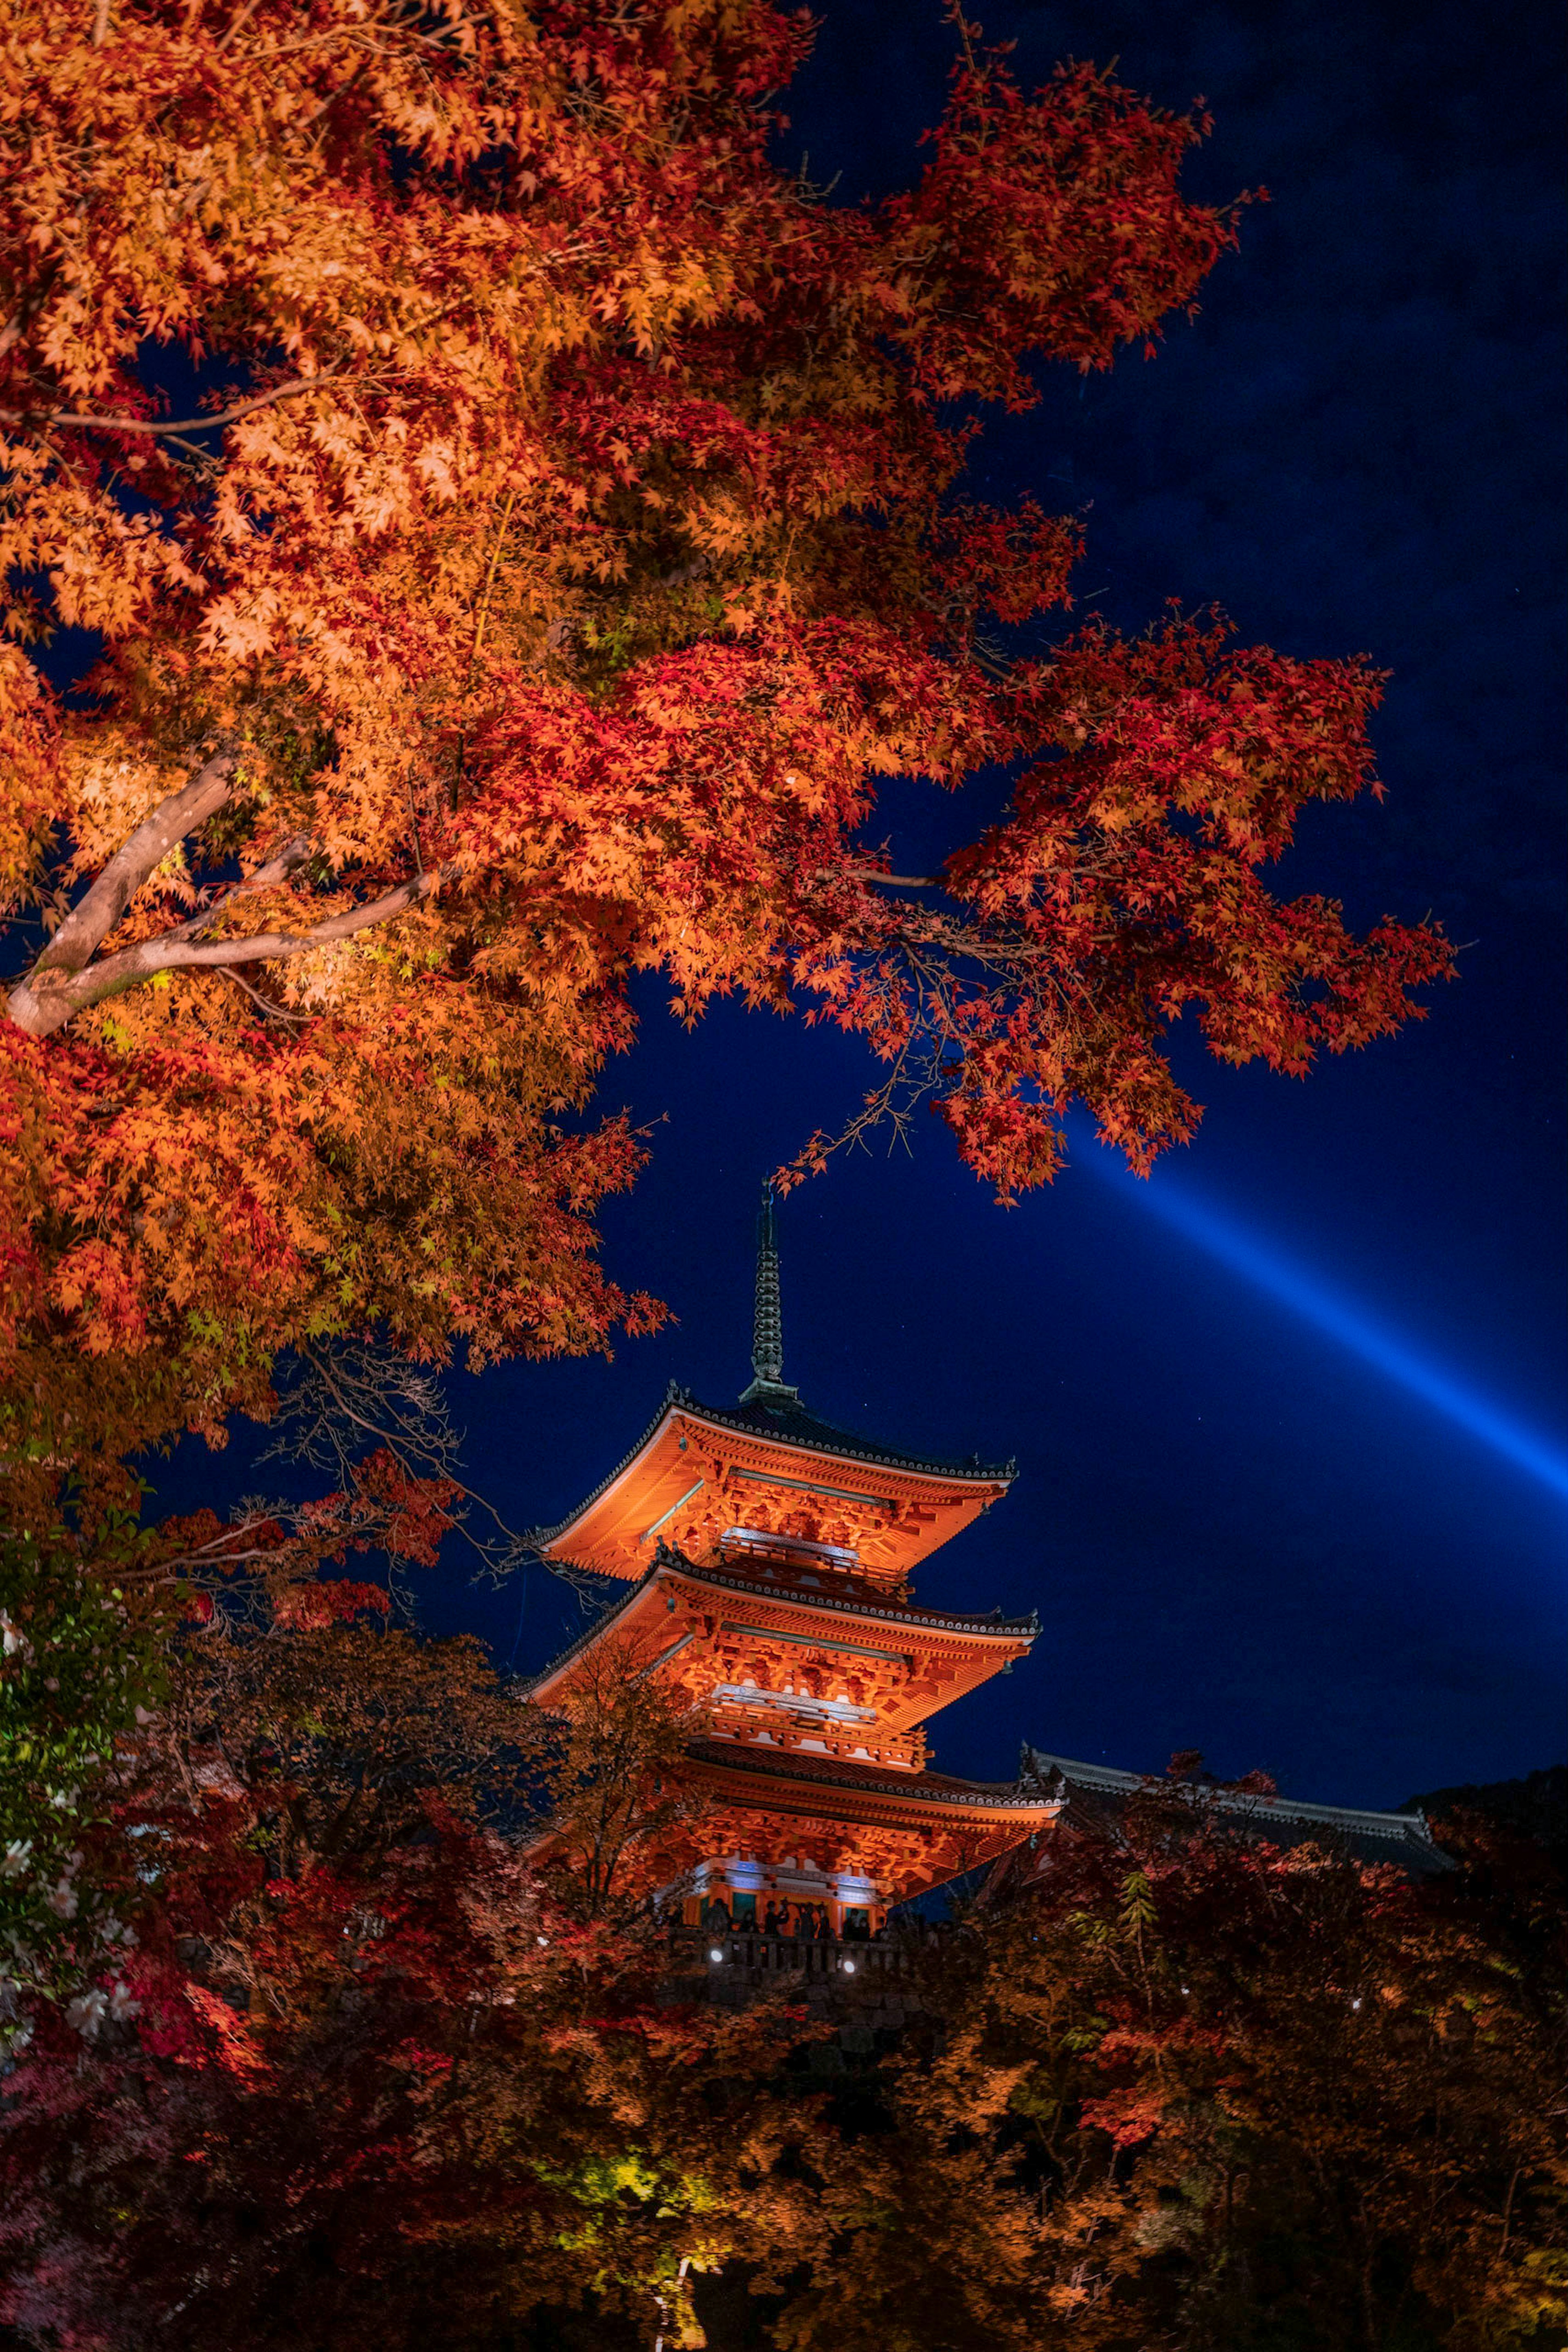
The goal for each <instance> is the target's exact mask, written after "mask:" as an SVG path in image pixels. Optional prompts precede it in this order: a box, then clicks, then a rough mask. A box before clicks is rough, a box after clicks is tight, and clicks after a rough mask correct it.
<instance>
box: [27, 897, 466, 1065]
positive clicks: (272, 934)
mask: <svg viewBox="0 0 1568 2352" xmlns="http://www.w3.org/2000/svg"><path fill="white" fill-rule="evenodd" d="M456 871H457V868H456V867H455V866H442V867H441V868H440V870H439V872H437V873H434V874H419V875H415V876H414V877H413V879H412V880H410V881H408V882H402V883H400V884H399V885H398V887H397V888H396V889H395V890H387V891H384V892H383V893H382V896H381V897H380V898H372V899H371V900H370V901H369V902H368V904H366V905H365V906H362V907H349V908H345V909H344V911H343V912H342V913H341V914H340V915H329V916H328V917H327V918H326V919H324V920H323V921H321V922H319V923H313V924H312V925H311V927H310V929H308V930H306V931H294V932H289V931H258V932H253V933H252V934H251V935H250V936H249V937H248V938H246V939H238V940H200V939H196V938H193V936H192V931H193V928H194V927H196V926H199V925H201V924H203V923H204V922H205V921H207V920H209V919H211V914H212V912H214V911H215V912H221V911H222V908H221V907H220V908H217V909H215V910H208V912H207V913H206V914H204V915H201V916H196V917H193V919H192V921H191V922H190V923H183V924H182V925H181V926H180V928H179V929H178V930H175V931H163V932H161V933H160V934H159V936H158V937H157V938H156V939H152V940H141V941H139V942H138V944H137V945H136V946H135V947H131V948H124V949H122V950H120V953H119V954H118V955H111V956H105V957H104V959H103V961H102V962H101V963H95V964H89V966H88V967H87V969H86V970H85V971H77V972H75V973H73V974H72V975H71V976H70V977H68V978H61V979H55V978H54V977H53V976H52V975H51V974H48V973H43V974H39V973H37V972H35V973H33V974H32V975H30V976H29V977H28V979H26V980H25V981H24V982H22V983H21V985H20V986H19V987H18V988H15V989H13V990H12V992H11V998H10V1004H9V1008H8V1009H9V1011H10V1015H11V1018H12V1020H13V1021H14V1022H15V1023H16V1026H17V1027H18V1028H19V1029H22V1030H25V1031H26V1034H27V1035H28V1036H29V1037H49V1036H52V1035H53V1034H54V1033H55V1031H56V1030H57V1029H63V1028H64V1027H65V1024H66V1023H67V1022H68V1021H69V1020H70V1019H71V1018H72V1016H73V1015H74V1014H76V1013H80V1012H81V1011H83V1010H84V1008H86V1007H87V1006H89V1005H92V1004H101V1003H103V1002H104V1000H105V998H107V997H110V996H119V995H121V994H123V992H124V991H125V990H126V989H128V988H134V987H135V986H136V985H137V984H138V982H141V981H144V980H151V979H152V977H153V975H154V974H155V973H157V972H160V971H195V970H207V971H214V970H217V971H221V970H222V969H223V968H224V967H225V965H228V964H236V963H277V962H282V961H287V959H288V958H290V957H292V956H298V955H308V954H309V953H310V951H311V950H312V949H315V948H325V947H334V946H336V945H337V943H338V942H339V940H348V939H352V938H353V937H354V935H355V934H356V932H359V931H367V930H373V929H376V928H377V927H378V926H379V925H380V924H382V923H390V922H392V920H393V919H395V918H396V917H397V916H399V915H402V914H406V913H407V911H408V909H409V908H411V907H414V906H417V905H418V904H419V903H420V901H421V900H422V899H424V898H429V897H430V896H431V894H432V892H433V891H434V890H436V889H437V888H439V887H440V885H441V884H442V883H443V882H449V881H451V880H452V879H453V878H454V877H455V874H456ZM238 895H240V894H239V893H235V896H238ZM224 903H225V904H226V903H227V901H226V900H225V902H224Z"/></svg>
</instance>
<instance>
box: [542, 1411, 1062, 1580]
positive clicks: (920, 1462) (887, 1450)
mask: <svg viewBox="0 0 1568 2352" xmlns="http://www.w3.org/2000/svg"><path fill="white" fill-rule="evenodd" d="M672 1411H674V1412H683V1413H688V1414H690V1415H691V1416H692V1418H693V1419H694V1420H696V1421H701V1422H706V1423H708V1424H709V1425H710V1426H712V1427H713V1428H715V1429H728V1430H734V1431H736V1432H737V1433H738V1434H740V1435H742V1436H747V1437H765V1438H768V1439H771V1440H772V1442H773V1443H774V1444H779V1445H791V1446H796V1447H798V1448H799V1449H800V1452H801V1453H803V1454H823V1455H826V1456H828V1457H830V1458H831V1459H832V1460H834V1461H838V1462H864V1463H866V1464H868V1465H873V1467H875V1468H877V1469H879V1470H901V1471H904V1472H905V1473H906V1474H913V1475H916V1476H921V1477H926V1478H941V1479H951V1480H955V1481H958V1482H968V1481H972V1482H973V1483H974V1484H975V1485H976V1486H998V1485H1001V1486H1008V1485H1009V1484H1010V1483H1011V1481H1012V1480H1013V1479H1014V1478H1016V1477H1017V1475H1018V1465H1017V1463H1016V1462H1002V1463H989V1464H987V1463H982V1462H981V1461H980V1459H979V1456H978V1455H977V1454H971V1455H970V1457H969V1459H968V1460H967V1462H950V1461H945V1460H942V1459H940V1458H939V1457H937V1456H935V1455H927V1454H911V1453H908V1452H905V1451H904V1449H903V1448H902V1447H899V1446H893V1445H882V1444H878V1443H877V1442H876V1441H875V1440H874V1439H872V1438H868V1437H862V1436H860V1435H858V1434H857V1433H855V1432H854V1431H852V1430H847V1429H840V1428H837V1427H836V1426H835V1425H834V1423H831V1422H830V1421H822V1420H821V1419H819V1417H818V1416H817V1414H815V1413H814V1412H808V1411H807V1409H806V1407H805V1406H804V1405H803V1404H800V1403H798V1402H795V1401H794V1400H792V1399H778V1398H771V1397H758V1398H755V1399H754V1400H753V1401H752V1402H750V1403H749V1404H741V1405H730V1406H721V1405H711V1404H702V1403H700V1402H698V1400H697V1399H696V1398H695V1397H694V1396H693V1394H692V1392H691V1391H690V1390H689V1389H684V1388H682V1387H681V1386H680V1384H679V1382H678V1381H671V1382H670V1385H669V1387H668V1388H667V1389H666V1390H665V1391H664V1401H663V1402H662V1403H661V1404H660V1406H659V1410H658V1412H656V1413H655V1414H654V1415H653V1420H652V1421H651V1422H650V1423H648V1425H647V1427H646V1429H644V1430H643V1433H642V1435H641V1436H640V1437H639V1438H638V1440H637V1442H636V1444H634V1445H632V1446H631V1447H629V1448H628V1450H627V1452H626V1453H625V1454H623V1455H622V1458H621V1460H620V1461H619V1462H618V1463H617V1464H616V1465H615V1467H614V1468H613V1470H612V1471H610V1472H609V1474H608V1475H606V1476H605V1477H603V1478H601V1480H600V1482H599V1484H598V1486H595V1487H594V1488H592V1490H591V1492H590V1493H589V1494H587V1495H585V1496H583V1498H582V1500H581V1502H580V1503H579V1504H577V1505H576V1506H575V1507H574V1508H573V1509H571V1510H570V1511H569V1512H568V1513H567V1515H566V1517H565V1518H564V1519H558V1520H557V1521H556V1522H555V1524H554V1526H553V1527H548V1528H544V1527H539V1528H529V1529H528V1538H527V1540H528V1542H529V1543H530V1544H533V1545H535V1546H537V1547H538V1549H540V1550H543V1549H547V1548H548V1547H549V1545H550V1544H552V1543H554V1542H555V1541H556V1540H557V1538H559V1537H560V1536H563V1535H564V1534H565V1533H566V1531H567V1529H568V1528H571V1527H574V1526H575V1525H576V1523H577V1521H578V1520H579V1519H580V1518H581V1517H582V1516H583V1514H584V1512H585V1511H587V1510H589V1509H590V1508H591V1506H592V1505H593V1504H595V1503H596V1502H598V1500H599V1498H600V1496H601V1495H606V1494H608V1493H609V1491H610V1489H611V1487H612V1486H614V1484H615V1482H616V1480H617V1479H618V1478H620V1477H622V1475H624V1473H625V1472H626V1471H628V1470H629V1469H630V1468H631V1466H632V1464H633V1463H634V1462H635V1461H636V1459H637V1457H638V1455H639V1454H641V1453H642V1452H643V1449H644V1448H645V1447H646V1446H648V1445H649V1444H652V1442H653V1438H654V1437H655V1436H656V1435H657V1434H658V1432H659V1430H660V1428H661V1426H662V1424H663V1423H664V1418H665V1416H666V1414H668V1413H669V1412H672Z"/></svg>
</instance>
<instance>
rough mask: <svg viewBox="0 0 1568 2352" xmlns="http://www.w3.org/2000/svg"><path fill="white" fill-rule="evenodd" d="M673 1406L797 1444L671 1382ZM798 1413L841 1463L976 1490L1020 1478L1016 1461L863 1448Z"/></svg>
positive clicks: (813, 1448)
mask: <svg viewBox="0 0 1568 2352" xmlns="http://www.w3.org/2000/svg"><path fill="white" fill-rule="evenodd" d="M671 1402H673V1403H678V1404H680V1406H681V1407H682V1409H683V1410H684V1411H685V1412H695V1413H696V1414H698V1415H699V1416H700V1417H701V1419H703V1420H704V1421H712V1422H716V1423H718V1424H719V1426H720V1427H721V1428H724V1429H733V1430H735V1431H736V1432H737V1433H739V1434H740V1435H742V1436H747V1437H764V1438H772V1439H774V1440H775V1441H776V1442H778V1443H779V1444H786V1445H788V1444H792V1443H795V1442H796V1441H794V1440H792V1439H791V1438H790V1436H789V1431H788V1430H786V1429H769V1428H768V1427H767V1426H766V1425H765V1424H764V1423H761V1422H757V1421H748V1420H747V1418H746V1415H745V1413H744V1412H737V1411H733V1410H729V1409H727V1408H726V1407H725V1406H723V1405H716V1404H703V1403H701V1402H699V1400H698V1399H697V1398H696V1397H695V1396H693V1394H692V1392H691V1391H690V1389H677V1388H676V1387H675V1385H674V1382H673V1381H672V1382H671ZM799 1410H800V1417H801V1419H802V1420H803V1421H807V1422H810V1423H812V1424H814V1426H815V1427H816V1428H818V1429H820V1430H821V1431H822V1432H823V1433H824V1434H825V1435H826V1436H828V1437H830V1438H831V1439H832V1440H833V1441H834V1443H833V1444H832V1447H831V1451H832V1453H833V1454H836V1455H837V1456H838V1457H839V1458H840V1459H841V1461H845V1462H868V1463H871V1464H873V1465H876V1466H878V1467H880V1468H882V1469H886V1470H915V1471H932V1472H935V1473H936V1475H938V1476H940V1477H943V1478H961V1479H966V1480H968V1481H970V1482H972V1483H973V1484H975V1485H977V1486H994V1485H995V1484H996V1482H997V1481H998V1479H1013V1478H1016V1477H1017V1476H1018V1463H1017V1461H1016V1460H1013V1461H1010V1462H981V1461H980V1460H979V1459H978V1457H977V1456H976V1457H975V1458H973V1459H972V1460H970V1461H968V1462H945V1461H939V1460H937V1458H936V1456H935V1455H934V1454H898V1453H893V1452H890V1451H886V1450H883V1449H881V1448H879V1447H876V1446H874V1445H868V1444H864V1443H863V1442H862V1440H861V1439H859V1438H858V1437H857V1436H856V1434H855V1433H854V1431H853V1430H852V1429H840V1428H839V1427H838V1425H837V1423H834V1422H831V1421H821V1420H819V1419H818V1417H817V1415H816V1414H815V1413H814V1412H811V1411H810V1408H809V1407H807V1406H805V1405H802V1406H800V1409H799ZM800 1444H801V1447H802V1451H804V1452H806V1453H822V1452H826V1451H828V1450H829V1449H828V1448H826V1447H823V1446H819V1445H812V1444H810V1443H808V1442H807V1441H805V1440H801V1441H800Z"/></svg>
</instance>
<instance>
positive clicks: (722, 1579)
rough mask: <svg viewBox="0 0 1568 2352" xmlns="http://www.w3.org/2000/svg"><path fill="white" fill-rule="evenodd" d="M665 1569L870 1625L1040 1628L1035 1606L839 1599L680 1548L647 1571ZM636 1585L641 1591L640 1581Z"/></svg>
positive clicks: (957, 1633)
mask: <svg viewBox="0 0 1568 2352" xmlns="http://www.w3.org/2000/svg"><path fill="white" fill-rule="evenodd" d="M661 1570H663V1571H664V1573H665V1574H666V1575H671V1576H679V1577H682V1578H685V1579H686V1580H688V1581H690V1582H691V1583H693V1584H701V1585H706V1587H708V1589H709V1590H711V1591H715V1592H732V1593H734V1592H738V1593H740V1594H742V1595H744V1596H745V1597H746V1598H747V1600H753V1601H771V1602H772V1603H773V1604H774V1605H775V1607H779V1608H787V1609H821V1610H824V1611H826V1612H830V1613H831V1614H832V1615H833V1616H836V1617H850V1618H855V1617H858V1618H862V1619H863V1620H864V1622H865V1623H866V1624H867V1625H911V1626H915V1627H917V1628H918V1629H919V1631H920V1632H922V1633H947V1634H951V1635H952V1636H953V1637H954V1639H955V1640H960V1641H965V1642H972V1641H998V1642H1008V1643H1014V1644H1017V1643H1019V1642H1026V1643H1027V1642H1032V1641H1034V1640H1035V1639H1036V1637H1037V1636H1038V1634H1039V1633H1040V1619H1039V1617H1038V1616H1037V1615H1036V1614H1035V1612H1033V1611H1032V1610H1031V1611H1030V1614H1029V1615H1028V1616H1027V1617H966V1616H964V1615H962V1614H961V1613H960V1612H958V1611H956V1610H953V1609H917V1608H915V1607H914V1606H913V1604H906V1603H904V1602H900V1601H862V1600H859V1599H850V1598H843V1599H841V1598H840V1597H839V1595H838V1594H836V1593H835V1592H833V1591H831V1590H827V1589H824V1590H822V1591H811V1592H801V1591H797V1590H795V1589H794V1588H792V1587H791V1586H789V1585H782V1584H762V1583H758V1580H757V1579H756V1578H755V1577H749V1576H729V1575H727V1574H726V1572H725V1570H723V1569H720V1568H697V1567H695V1565H694V1564H693V1562H692V1561H690V1560H689V1559H686V1558H685V1556H684V1555H683V1554H682V1553H680V1552H677V1551H669V1550H664V1551H663V1552H662V1554H661V1557H660V1558H659V1559H656V1560H655V1561H654V1563H653V1568H652V1569H651V1570H649V1572H648V1574H649V1576H656V1575H658V1574H659V1573H660V1571H661ZM647 1581H648V1577H644V1578H643V1583H644V1584H645V1583H646V1582H647ZM637 1589H638V1590H639V1591H641V1589H642V1587H641V1586H639V1587H638V1588H637Z"/></svg>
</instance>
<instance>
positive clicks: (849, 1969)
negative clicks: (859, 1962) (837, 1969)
mask: <svg viewBox="0 0 1568 2352" xmlns="http://www.w3.org/2000/svg"><path fill="white" fill-rule="evenodd" d="M854 1972H855V1964H854V1962H853V1960H846V1961H845V1962H844V1974H845V1976H847V1977H852V1976H853V1974H854Z"/></svg>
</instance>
